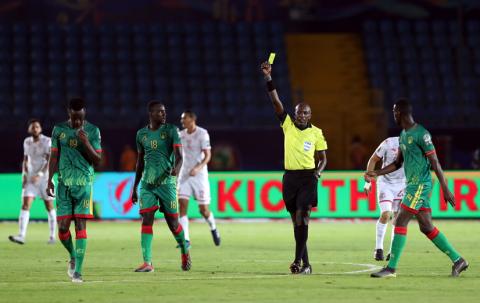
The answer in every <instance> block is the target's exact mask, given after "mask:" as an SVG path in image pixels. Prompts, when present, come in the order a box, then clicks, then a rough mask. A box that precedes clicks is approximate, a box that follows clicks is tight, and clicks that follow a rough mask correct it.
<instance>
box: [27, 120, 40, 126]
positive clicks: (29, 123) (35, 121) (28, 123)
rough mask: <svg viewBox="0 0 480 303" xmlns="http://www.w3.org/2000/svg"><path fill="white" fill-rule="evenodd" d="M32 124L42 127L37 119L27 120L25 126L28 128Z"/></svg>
mask: <svg viewBox="0 0 480 303" xmlns="http://www.w3.org/2000/svg"><path fill="white" fill-rule="evenodd" d="M32 123H38V124H40V126H42V122H40V120H38V119H37V118H32V119H30V120H28V122H27V125H28V126H29V127H30V125H32Z"/></svg>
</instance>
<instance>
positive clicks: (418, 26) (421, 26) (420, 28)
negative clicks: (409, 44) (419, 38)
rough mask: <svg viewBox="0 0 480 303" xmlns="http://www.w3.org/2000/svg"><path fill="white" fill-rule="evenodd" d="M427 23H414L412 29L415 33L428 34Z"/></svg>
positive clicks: (422, 21)
mask: <svg viewBox="0 0 480 303" xmlns="http://www.w3.org/2000/svg"><path fill="white" fill-rule="evenodd" d="M428 27H429V26H428V23H427V21H424V20H419V21H415V22H414V29H415V32H417V33H422V34H428Z"/></svg>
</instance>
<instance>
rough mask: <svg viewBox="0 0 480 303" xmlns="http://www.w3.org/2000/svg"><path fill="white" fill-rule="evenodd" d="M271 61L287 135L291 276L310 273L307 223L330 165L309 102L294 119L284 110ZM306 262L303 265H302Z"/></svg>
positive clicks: (265, 68)
mask: <svg viewBox="0 0 480 303" xmlns="http://www.w3.org/2000/svg"><path fill="white" fill-rule="evenodd" d="M271 62H272V60H270V63H269V62H264V63H262V65H261V70H262V73H263V75H264V77H265V81H266V82H267V90H268V94H269V96H270V100H271V101H272V104H273V108H274V110H275V114H276V115H277V118H278V119H279V120H280V123H281V127H282V130H283V134H284V148H285V151H284V153H285V157H284V158H285V161H284V166H285V173H284V175H283V181H282V184H283V190H282V194H283V200H284V202H285V206H286V209H287V211H288V212H289V213H290V217H291V219H292V222H293V228H294V236H295V243H296V245H295V259H294V261H293V263H292V264H291V265H290V272H291V273H292V274H311V273H312V266H311V265H310V262H309V258H308V250H307V239H308V223H309V219H310V212H311V209H312V207H316V206H317V199H318V197H317V196H318V194H317V188H318V179H319V178H320V176H321V174H322V172H323V170H324V169H325V166H326V164H327V154H326V150H327V142H326V141H325V138H324V137H323V133H322V130H321V129H319V128H317V127H315V126H313V125H312V124H311V123H310V119H311V117H312V112H311V109H310V106H309V105H308V104H306V103H299V104H297V106H296V107H295V115H294V120H292V118H291V117H290V116H289V115H288V114H287V112H286V111H285V109H284V107H283V104H282V102H281V101H280V98H279V97H278V93H277V90H276V89H275V85H274V84H273V80H272V75H271V73H272V66H271ZM301 262H303V264H301Z"/></svg>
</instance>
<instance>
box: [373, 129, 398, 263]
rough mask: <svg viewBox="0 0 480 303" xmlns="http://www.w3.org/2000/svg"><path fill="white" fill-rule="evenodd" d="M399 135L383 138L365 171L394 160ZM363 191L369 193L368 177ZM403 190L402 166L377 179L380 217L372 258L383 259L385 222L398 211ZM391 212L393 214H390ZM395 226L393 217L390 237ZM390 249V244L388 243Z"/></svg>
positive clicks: (383, 165)
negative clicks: (379, 163)
mask: <svg viewBox="0 0 480 303" xmlns="http://www.w3.org/2000/svg"><path fill="white" fill-rule="evenodd" d="M398 139H399V137H390V138H387V139H385V140H384V141H383V142H382V143H381V144H380V145H379V146H378V148H377V149H376V150H375V152H374V153H373V154H372V156H371V157H370V160H368V164H367V172H368V171H373V170H374V169H375V165H376V164H377V163H378V162H379V161H382V167H385V166H387V165H389V164H391V163H392V162H393V161H395V158H396V157H397V153H398ZM365 182H366V183H365V192H366V194H367V195H368V194H370V189H371V183H370V178H368V177H366V178H365ZM404 192H405V173H404V171H403V167H401V168H400V169H399V170H397V171H394V172H392V173H389V174H387V175H385V176H381V177H379V178H378V180H377V201H378V205H379V207H380V211H381V213H380V218H379V219H378V221H377V232H376V244H375V251H374V256H373V257H374V258H375V260H377V261H383V259H384V256H383V240H384V239H385V233H386V231H387V224H388V220H389V219H390V217H392V215H393V218H395V215H396V214H397V212H398V206H399V204H400V201H401V200H402V198H403V194H404ZM392 212H393V214H392ZM394 226H395V219H393V220H392V237H391V241H393V231H394ZM390 249H391V245H390ZM388 260H390V252H389V253H388V255H387V261H388Z"/></svg>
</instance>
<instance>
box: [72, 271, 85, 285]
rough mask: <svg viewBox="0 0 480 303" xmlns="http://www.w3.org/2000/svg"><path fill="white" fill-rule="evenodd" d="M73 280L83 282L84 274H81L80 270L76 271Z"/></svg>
mask: <svg viewBox="0 0 480 303" xmlns="http://www.w3.org/2000/svg"><path fill="white" fill-rule="evenodd" d="M72 282H73V283H83V278H82V275H81V274H79V273H78V272H74V273H73V276H72Z"/></svg>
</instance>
